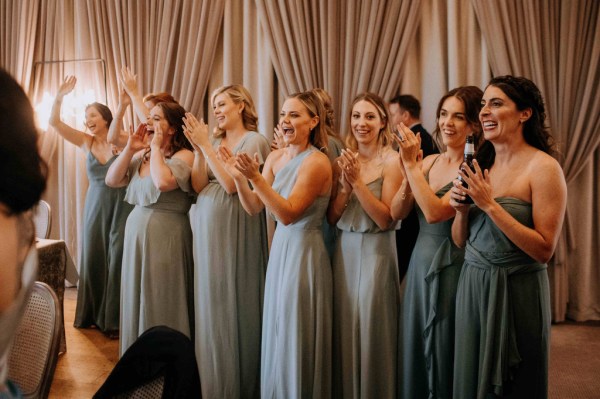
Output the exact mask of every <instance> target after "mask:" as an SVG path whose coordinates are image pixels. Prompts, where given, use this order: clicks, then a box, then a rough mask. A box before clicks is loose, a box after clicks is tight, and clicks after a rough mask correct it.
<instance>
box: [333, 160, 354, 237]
mask: <svg viewBox="0 0 600 399" xmlns="http://www.w3.org/2000/svg"><path fill="white" fill-rule="evenodd" d="M340 163H341V159H340V157H338V158H337V159H336V161H335V162H334V164H333V179H332V180H333V184H332V185H331V199H330V200H329V206H328V207H327V221H328V222H329V224H330V225H332V226H335V225H336V224H337V222H338V221H339V220H340V218H341V217H342V215H343V213H344V211H345V210H346V206H348V201H350V195H351V194H352V186H351V185H350V183H349V182H348V178H347V177H346V175H345V174H344V171H343V169H342V167H341V166H340Z"/></svg>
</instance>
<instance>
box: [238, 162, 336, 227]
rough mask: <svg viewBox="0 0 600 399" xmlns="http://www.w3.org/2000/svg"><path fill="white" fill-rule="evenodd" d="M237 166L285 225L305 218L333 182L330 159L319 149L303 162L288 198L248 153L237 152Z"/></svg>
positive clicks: (255, 191)
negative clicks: (276, 188)
mask: <svg viewBox="0 0 600 399" xmlns="http://www.w3.org/2000/svg"><path fill="white" fill-rule="evenodd" d="M272 154H273V153H272ZM236 168H237V169H238V170H239V171H240V172H242V174H244V176H246V178H248V179H249V180H250V182H251V183H252V186H253V187H254V193H256V194H257V195H258V197H259V198H260V200H261V201H262V203H263V204H265V206H266V207H267V208H269V211H270V212H271V213H273V214H274V215H275V216H276V217H277V219H278V220H279V221H281V223H283V224H284V225H288V224H290V223H294V222H295V221H297V220H298V219H299V218H300V217H302V215H303V214H304V212H305V211H306V209H307V208H308V207H309V206H310V205H311V204H312V203H313V202H314V201H315V199H316V198H317V196H319V195H321V194H322V193H323V192H324V191H325V190H326V189H329V187H330V185H331V163H330V161H329V158H327V156H326V155H324V154H322V153H320V152H314V153H312V154H310V155H309V156H308V157H307V158H306V159H305V160H304V161H303V162H302V165H301V166H300V169H299V170H298V176H297V179H296V183H295V184H294V187H293V188H292V191H291V192H290V195H289V196H288V198H283V197H282V196H281V195H279V193H277V192H276V191H275V190H273V188H272V187H271V183H272V182H269V181H268V180H266V179H265V178H264V177H263V175H261V174H260V173H258V162H257V161H256V160H253V159H252V158H250V156H248V155H247V154H245V153H240V154H238V156H237V159H236ZM265 169H266V168H265Z"/></svg>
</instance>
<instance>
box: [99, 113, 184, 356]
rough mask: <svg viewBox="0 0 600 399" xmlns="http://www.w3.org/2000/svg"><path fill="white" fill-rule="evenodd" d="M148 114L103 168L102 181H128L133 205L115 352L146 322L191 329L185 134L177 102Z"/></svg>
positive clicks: (126, 345) (113, 183) (123, 348)
mask: <svg viewBox="0 0 600 399" xmlns="http://www.w3.org/2000/svg"><path fill="white" fill-rule="evenodd" d="M150 116H151V118H150V120H151V121H152V125H148V126H147V129H146V126H145V125H142V127H141V128H140V129H138V130H137V131H136V132H135V133H133V134H131V135H130V137H129V140H128V142H127V145H126V146H125V149H124V150H123V152H121V154H120V155H119V157H118V158H117V160H116V161H115V162H114V163H113V164H112V166H111V167H110V169H109V171H108V173H107V175H106V183H107V184H108V185H110V186H112V187H123V186H127V194H126V197H125V199H126V200H127V201H128V202H129V203H130V204H132V205H135V208H134V209H133V211H131V214H130V215H129V217H128V218H127V226H126V228H125V244H124V253H123V272H122V280H121V341H120V354H121V355H123V353H124V352H125V351H126V350H127V348H129V346H131V344H132V343H133V342H134V341H135V340H136V339H137V337H139V336H140V335H141V334H142V333H143V332H144V331H146V330H147V329H149V328H150V327H154V326H158V325H166V326H167V327H171V328H173V329H175V330H178V331H181V332H182V333H183V334H185V335H187V336H188V337H191V336H192V332H193V302H192V299H193V291H192V281H193V264H194V262H193V255H192V230H191V227H190V221H189V217H188V211H189V209H190V207H191V205H192V199H193V197H192V194H193V192H192V188H191V186H190V174H191V167H192V163H193V159H194V154H193V153H192V151H190V148H191V146H190V145H189V143H188V141H187V140H186V138H185V136H184V134H183V130H182V127H181V126H182V124H183V117H184V116H185V110H184V109H183V108H182V107H181V106H180V105H177V104H173V103H160V104H158V105H156V106H155V107H154V108H152V110H151V111H150ZM150 138H151V139H152V141H151V143H150V149H147V147H148V144H147V140H148V139H150Z"/></svg>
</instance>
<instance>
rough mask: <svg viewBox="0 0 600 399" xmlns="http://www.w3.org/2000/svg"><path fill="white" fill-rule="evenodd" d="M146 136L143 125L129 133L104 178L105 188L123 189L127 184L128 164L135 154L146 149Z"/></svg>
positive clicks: (128, 177)
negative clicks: (125, 142)
mask: <svg viewBox="0 0 600 399" xmlns="http://www.w3.org/2000/svg"><path fill="white" fill-rule="evenodd" d="M146 135H147V132H146V125H145V124H144V125H140V126H139V127H138V129H137V130H136V131H135V132H133V133H131V135H130V136H129V140H128V141H127V144H126V145H125V148H124V149H123V151H121V153H120V154H119V156H118V157H117V159H115V161H114V162H113V163H112V165H110V167H109V168H108V172H107V173H106V177H105V178H104V182H105V183H106V185H107V186H109V187H125V186H126V185H127V184H128V183H129V179H130V176H128V175H127V171H128V170H129V164H130V163H131V160H132V159H133V157H134V155H135V154H136V153H138V152H139V151H141V150H145V149H147V148H148V146H147V145H146V144H145V139H146Z"/></svg>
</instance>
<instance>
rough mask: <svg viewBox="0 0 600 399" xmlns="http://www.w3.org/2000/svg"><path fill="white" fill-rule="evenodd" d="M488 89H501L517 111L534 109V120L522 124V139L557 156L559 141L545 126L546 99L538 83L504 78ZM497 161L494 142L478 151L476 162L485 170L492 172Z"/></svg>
mask: <svg viewBox="0 0 600 399" xmlns="http://www.w3.org/2000/svg"><path fill="white" fill-rule="evenodd" d="M489 86H494V87H497V88H499V89H500V90H502V92H503V93H504V94H506V96H507V97H508V98H510V99H511V100H512V101H513V102H514V103H515V105H516V107H517V110H519V111H523V110H525V109H528V108H529V109H531V117H530V118H529V119H527V120H526V121H525V123H524V124H523V138H524V139H525V141H526V142H527V143H528V144H529V145H531V146H533V147H535V148H537V149H539V150H541V151H543V152H545V153H547V154H550V155H552V156H554V157H556V156H557V155H558V152H557V151H556V142H555V141H554V137H552V135H551V134H550V131H549V130H548V128H547V127H546V125H545V121H546V108H545V105H544V99H543V97H542V93H541V92H540V89H538V87H537V86H536V85H535V83H533V82H532V81H531V80H529V79H527V78H525V77H522V76H512V75H503V76H497V77H495V78H492V80H490V83H489V84H488V87H489ZM495 159H496V150H495V149H494V146H493V145H492V143H490V142H485V143H483V145H482V146H481V148H480V150H479V151H478V152H477V162H479V164H480V165H481V167H482V169H485V168H488V169H489V168H490V167H491V166H492V165H493V164H494V161H495Z"/></svg>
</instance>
